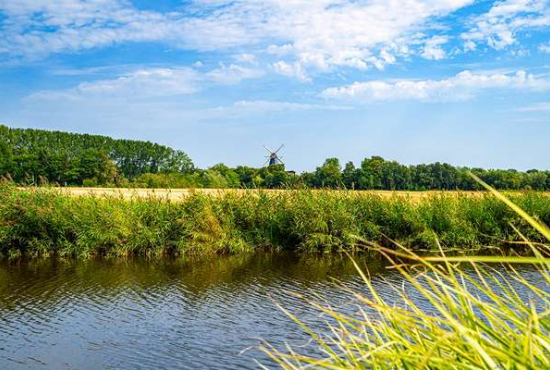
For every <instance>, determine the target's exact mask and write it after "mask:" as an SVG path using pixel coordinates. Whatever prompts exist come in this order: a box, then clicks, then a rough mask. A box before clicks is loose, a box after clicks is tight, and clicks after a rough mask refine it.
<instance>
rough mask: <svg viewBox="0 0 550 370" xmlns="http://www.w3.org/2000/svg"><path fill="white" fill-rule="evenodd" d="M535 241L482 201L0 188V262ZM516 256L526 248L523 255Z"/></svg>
mask: <svg viewBox="0 0 550 370" xmlns="http://www.w3.org/2000/svg"><path fill="white" fill-rule="evenodd" d="M513 200H514V202H516V203H517V204H518V205H520V206H521V207H522V208H524V209H526V210H527V211H528V212H529V213H530V214H533V215H535V216H536V217H537V219H539V220H542V221H544V222H547V223H548V222H550V197H548V196H547V195H544V194H542V193H536V192H529V193H524V194H516V195H513ZM511 223H512V224H513V225H515V227H517V228H518V229H519V230H520V231H521V232H522V233H523V234H524V235H525V236H526V237H527V238H529V239H530V240H532V241H533V242H538V243H541V242H543V241H544V238H543V237H542V236H541V235H540V234H539V233H537V232H536V231H534V230H533V229H532V227H531V226H530V224H529V223H528V222H527V221H524V220H523V219H522V218H521V217H520V216H518V215H517V214H516V213H515V212H514V211H513V210H511V209H510V208H509V207H507V206H506V205H505V204H504V203H502V202H501V201H499V200H497V199H495V198H493V197H489V196H470V195H458V196H457V195H456V194H453V195H452V196H449V195H446V193H434V194H432V195H430V196H428V197H426V198H415V199H409V198H406V197H402V196H393V197H392V196H387V195H384V196H378V195H376V194H367V195H364V194H361V195H358V194H357V193H356V192H353V191H343V192H330V191H308V190H296V191H290V190H289V191H281V192H263V191H259V192H228V193H223V194H221V195H217V196H209V195H203V194H192V195H189V196H187V197H185V198H183V199H181V200H179V201H173V200H170V198H169V197H167V198H166V199H164V198H161V197H154V196H151V197H147V198H140V197H134V198H130V199H128V198H123V197H122V195H116V194H114V195H100V196H79V197H76V196H71V195H69V194H66V193H62V192H60V191H59V190H56V189H53V188H52V189H49V188H38V189H34V190H30V189H18V188H16V187H14V186H12V185H10V184H9V183H3V184H0V253H1V254H2V255H4V256H8V257H19V256H29V257H34V256H48V255H61V256H79V257H88V256H97V255H111V256H127V255H165V254H183V253H210V254H213V253H238V252H241V251H252V250H255V249H258V248H275V249H293V250H300V251H314V252H315V251H323V252H327V251H344V250H345V251H354V250H359V249H362V248H364V245H363V243H359V242H358V239H357V238H361V239H362V240H366V241H369V242H371V243H378V244H380V245H382V246H385V247H390V248H393V244H391V243H389V242H388V240H389V239H388V238H390V239H392V240H395V241H398V242H400V243H402V244H404V245H408V246H411V248H414V249H422V250H434V249H437V248H438V245H437V244H436V243H435V242H434V238H433V233H436V234H437V235H438V236H439V241H440V244H441V246H442V248H443V249H445V250H451V249H454V250H458V251H471V250H474V249H477V248H480V247H487V246H492V247H499V248H500V249H499V250H504V251H507V250H510V251H516V250H517V248H518V245H517V244H516V243H523V242H522V240H521V239H520V238H519V237H518V235H517V233H516V232H515V231H514V228H513V227H512V226H511V225H510V224H511ZM523 248H524V249H526V248H527V247H526V246H523Z"/></svg>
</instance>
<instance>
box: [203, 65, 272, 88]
mask: <svg viewBox="0 0 550 370" xmlns="http://www.w3.org/2000/svg"><path fill="white" fill-rule="evenodd" d="M263 75H264V72H263V71H262V70H260V69H255V68H247V67H241V66H238V65H236V64H230V65H229V66H226V65H225V64H221V66H220V68H218V69H215V70H213V71H210V72H208V73H207V77H208V78H209V79H210V80H212V81H215V82H218V83H222V84H236V83H239V82H241V81H242V80H247V79H252V78H259V77H262V76H263Z"/></svg>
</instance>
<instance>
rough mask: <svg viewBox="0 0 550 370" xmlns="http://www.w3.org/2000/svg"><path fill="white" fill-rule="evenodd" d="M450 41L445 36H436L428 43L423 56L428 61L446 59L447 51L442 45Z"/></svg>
mask: <svg viewBox="0 0 550 370" xmlns="http://www.w3.org/2000/svg"><path fill="white" fill-rule="evenodd" d="M448 41H449V38H448V37H445V36H434V37H432V38H430V39H428V40H427V41H426V43H425V44H424V49H423V50H422V54H421V55H422V56H423V57H424V58H426V59H433V60H440V59H443V58H445V55H446V54H445V51H444V50H443V49H442V48H441V45H443V44H446V43H447V42H448Z"/></svg>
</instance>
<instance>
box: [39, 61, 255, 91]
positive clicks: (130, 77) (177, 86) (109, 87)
mask: <svg viewBox="0 0 550 370" xmlns="http://www.w3.org/2000/svg"><path fill="white" fill-rule="evenodd" d="M262 74H263V72H262V71H260V70H256V69H250V68H244V67H240V66H238V65H235V64H231V65H229V66H225V65H221V66H220V68H217V69H214V70H212V71H210V72H207V73H199V72H198V71H196V70H195V69H192V68H188V67H180V68H143V69H139V70H135V71H132V72H128V73H125V74H122V75H120V76H118V77H115V78H109V79H101V80H96V81H91V82H83V83H80V84H79V85H77V86H76V87H74V88H71V89H66V90H45V91H39V92H37V93H34V94H32V95H31V96H29V98H28V99H41V100H53V99H89V98H97V99H109V98H113V97H115V98H122V99H128V100H129V99H134V98H152V97H161V96H174V95H188V94H194V93H196V92H198V91H200V90H202V89H204V88H205V87H207V86H208V85H212V84H235V83H239V82H240V81H242V80H244V79H249V78H257V77H259V76H261V75H262Z"/></svg>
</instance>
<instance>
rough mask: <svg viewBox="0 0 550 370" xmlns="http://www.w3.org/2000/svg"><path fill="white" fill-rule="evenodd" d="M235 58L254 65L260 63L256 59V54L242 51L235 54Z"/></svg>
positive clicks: (240, 61)
mask: <svg viewBox="0 0 550 370" xmlns="http://www.w3.org/2000/svg"><path fill="white" fill-rule="evenodd" d="M233 58H234V59H235V60H236V61H237V62H239V63H247V64H252V65H257V64H258V61H257V60H256V56H255V55H254V54H249V53H242V54H237V55H234V56H233Z"/></svg>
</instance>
